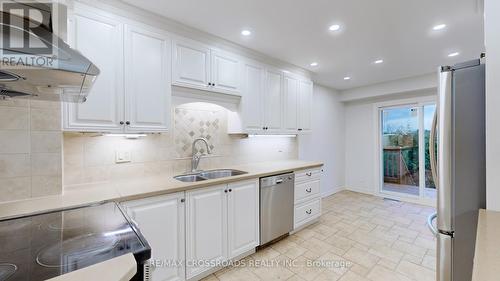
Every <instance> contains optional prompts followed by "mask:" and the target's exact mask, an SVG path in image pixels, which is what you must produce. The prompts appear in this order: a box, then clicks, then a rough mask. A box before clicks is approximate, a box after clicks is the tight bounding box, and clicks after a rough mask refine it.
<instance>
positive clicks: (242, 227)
mask: <svg viewBox="0 0 500 281" xmlns="http://www.w3.org/2000/svg"><path fill="white" fill-rule="evenodd" d="M228 189H229V193H228V238H229V258H234V257H236V256H238V255H241V254H243V253H245V252H247V251H249V250H252V249H253V248H255V247H257V246H258V245H259V184H258V180H249V181H243V182H236V183H231V184H229V185H228Z"/></svg>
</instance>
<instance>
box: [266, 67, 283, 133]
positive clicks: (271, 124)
mask: <svg viewBox="0 0 500 281" xmlns="http://www.w3.org/2000/svg"><path fill="white" fill-rule="evenodd" d="M282 82H283V75H282V73H281V72H280V71H278V70H270V69H268V70H266V88H265V92H264V104H263V105H264V106H263V107H264V111H265V115H264V116H265V121H264V123H265V126H266V127H268V128H269V129H268V132H270V133H272V132H273V131H274V132H276V131H280V130H281V128H282V113H283V86H282Z"/></svg>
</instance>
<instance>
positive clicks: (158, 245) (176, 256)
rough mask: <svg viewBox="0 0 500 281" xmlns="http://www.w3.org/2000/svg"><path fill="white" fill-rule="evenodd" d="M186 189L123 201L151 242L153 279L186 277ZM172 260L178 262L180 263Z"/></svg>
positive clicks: (156, 280) (171, 280) (181, 278)
mask: <svg viewBox="0 0 500 281" xmlns="http://www.w3.org/2000/svg"><path fill="white" fill-rule="evenodd" d="M183 202H184V192H181V193H176V194H171V195H164V196H157V197H150V198H145V199H140V200H134V201H128V202H124V203H122V204H121V205H122V206H124V207H125V210H126V211H127V214H128V215H129V216H130V217H131V218H132V219H133V220H134V221H135V223H136V224H137V226H138V228H139V229H140V231H141V233H142V234H143V235H144V237H145V238H146V240H147V241H148V242H149V244H150V246H151V265H152V266H151V270H152V271H151V275H152V279H151V280H153V281H167V280H168V281H174V280H176V281H178V280H185V267H184V265H183V264H182V262H184V260H185V248H184V247H185V246H184V245H185V243H184V239H185V232H184V231H185V226H184V224H185V216H184V209H185V206H184V203H183ZM169 262H172V263H176V262H177V263H178V266H174V265H170V266H169V264H168V263H169Z"/></svg>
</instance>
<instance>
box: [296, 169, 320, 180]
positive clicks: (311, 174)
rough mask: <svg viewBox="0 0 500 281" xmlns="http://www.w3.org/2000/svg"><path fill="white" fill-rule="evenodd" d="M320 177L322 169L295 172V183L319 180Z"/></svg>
mask: <svg viewBox="0 0 500 281" xmlns="http://www.w3.org/2000/svg"><path fill="white" fill-rule="evenodd" d="M320 176H321V168H313V169H307V170H300V171H297V172H295V182H303V181H307V180H312V179H319V178H320Z"/></svg>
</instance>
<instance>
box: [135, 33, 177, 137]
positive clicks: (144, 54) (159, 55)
mask: <svg viewBox="0 0 500 281" xmlns="http://www.w3.org/2000/svg"><path fill="white" fill-rule="evenodd" d="M170 44H171V42H170V39H169V38H168V37H167V36H165V35H163V34H160V33H155V32H151V31H148V30H145V29H140V28H137V27H127V29H126V33H125V78H126V79H125V105H126V107H125V115H126V116H127V121H130V125H129V126H127V127H126V131H129V132H160V131H166V130H168V129H169V125H170V97H171V86H170V79H171V78H170V77H171V74H170Z"/></svg>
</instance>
